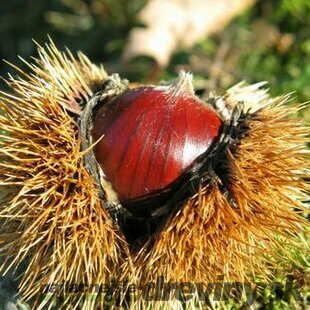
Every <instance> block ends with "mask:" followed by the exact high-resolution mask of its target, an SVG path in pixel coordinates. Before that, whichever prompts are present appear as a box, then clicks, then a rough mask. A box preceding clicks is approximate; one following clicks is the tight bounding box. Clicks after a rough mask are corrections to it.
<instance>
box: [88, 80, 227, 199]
mask: <svg viewBox="0 0 310 310" xmlns="http://www.w3.org/2000/svg"><path fill="white" fill-rule="evenodd" d="M182 87H183V85H181V84H180V85H174V86H159V87H152V86H143V87H138V88H135V89H132V90H128V91H126V92H124V93H123V94H121V95H120V96H118V97H116V98H115V99H114V100H113V101H112V102H109V103H108V104H105V105H103V106H101V107H100V108H99V109H98V110H97V111H96V112H95V113H94V118H93V130H92V135H93V140H94V141H96V140H97V139H99V138H100V137H102V136H103V137H102V139H101V140H100V142H98V144H97V145H96V147H95V156H96V159H97V161H98V163H99V165H100V166H101V168H102V170H103V172H104V174H105V176H106V179H107V180H108V181H109V182H110V183H111V184H112V186H113V189H114V190H115V192H116V193H117V195H118V198H119V200H120V202H121V203H122V202H128V201H131V200H135V199H138V198H140V197H144V196H147V195H149V194H152V193H153V192H155V191H159V190H161V189H164V188H166V187H167V186H169V184H171V183H172V182H174V181H175V180H176V179H177V178H178V177H180V175H181V174H182V173H183V172H184V171H185V170H186V169H188V168H189V167H190V166H191V165H192V164H193V163H194V161H195V159H196V158H197V157H198V156H199V155H201V154H202V153H204V152H206V151H207V150H208V148H209V147H210V145H211V144H212V142H213V141H214V140H215V139H216V137H217V136H218V135H219V132H220V129H221V126H222V121H221V118H220V117H219V115H218V114H217V113H216V112H215V111H214V110H213V108H212V107H210V106H208V105H207V104H205V103H204V102H202V101H201V100H199V99H198V98H197V97H196V96H195V95H194V93H193V91H189V90H188V89H186V88H184V89H183V88H182Z"/></svg>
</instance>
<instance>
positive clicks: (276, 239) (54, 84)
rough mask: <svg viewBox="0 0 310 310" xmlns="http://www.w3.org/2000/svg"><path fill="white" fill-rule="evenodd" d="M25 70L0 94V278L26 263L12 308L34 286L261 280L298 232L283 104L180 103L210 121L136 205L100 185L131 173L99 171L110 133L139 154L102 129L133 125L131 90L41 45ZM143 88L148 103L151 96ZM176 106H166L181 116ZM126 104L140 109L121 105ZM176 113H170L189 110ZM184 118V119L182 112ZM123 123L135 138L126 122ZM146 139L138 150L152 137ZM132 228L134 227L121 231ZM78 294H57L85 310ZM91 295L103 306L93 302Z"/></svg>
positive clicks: (234, 92) (293, 137) (300, 187)
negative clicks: (2, 256) (0, 271)
mask: <svg viewBox="0 0 310 310" xmlns="http://www.w3.org/2000/svg"><path fill="white" fill-rule="evenodd" d="M29 67H30V71H32V74H26V73H23V72H21V71H20V73H21V75H22V77H16V78H13V77H10V78H9V79H8V81H7V82H8V84H9V85H10V86H11V88H12V90H13V91H14V92H15V93H13V94H8V93H2V96H1V100H0V102H1V109H2V110H3V111H4V115H2V116H1V117H0V124H1V128H2V130H3V131H4V134H3V135H2V141H1V149H0V156H1V162H0V169H1V171H0V172H1V173H0V175H1V185H2V187H3V189H4V192H5V193H6V195H5V196H4V197H3V198H2V203H1V213H0V215H1V219H2V223H3V225H2V234H1V240H2V242H3V248H4V249H5V250H6V253H7V255H8V256H7V259H6V264H4V266H3V267H4V268H10V267H12V266H16V265H18V264H20V263H22V262H23V261H25V260H26V261H27V263H28V267H27V268H26V270H25V273H24V276H23V279H22V280H21V291H22V293H23V295H24V297H25V298H30V297H35V296H36V297H38V299H40V295H41V292H40V289H41V286H42V285H43V284H59V283H66V285H67V287H68V286H69V285H70V284H72V283H82V284H85V285H90V284H94V283H96V284H99V285H100V284H103V283H108V282H109V281H113V280H114V281H119V280H123V279H125V280H127V281H132V282H134V283H136V284H137V285H143V284H145V283H147V282H148V281H156V280H157V279H158V278H159V277H161V276H163V277H164V281H166V282H167V281H172V282H178V281H180V282H188V281H192V282H195V283H196V282H201V283H204V284H207V283H208V282H210V281H211V282H213V281H214V280H216V277H217V275H219V274H224V275H225V279H227V280H228V281H234V280H236V281H242V280H244V279H248V278H250V276H251V275H254V276H265V277H268V276H269V275H268V268H269V267H270V265H271V264H270V262H271V261H274V259H277V258H278V248H279V245H280V244H284V246H294V243H295V238H296V236H295V232H298V231H300V230H302V229H303V226H304V225H306V222H305V220H304V219H303V218H302V217H301V216H300V215H299V213H300V212H301V211H302V210H304V209H305V206H304V205H303V203H302V201H303V200H305V198H306V194H305V192H306V190H307V189H309V185H308V184H307V182H306V179H305V177H306V176H307V175H308V172H307V168H308V165H309V153H308V151H307V149H306V147H305V142H306V140H307V139H306V136H307V134H308V128H306V127H304V126H303V125H302V124H301V122H300V121H298V120H296V119H290V118H288V116H289V115H290V114H292V113H294V112H295V111H297V110H298V109H299V107H288V106H286V105H285V102H286V101H287V100H288V97H280V98H276V99H270V98H269V96H268V95H267V93H266V92H265V91H263V90H259V85H255V86H249V87H245V86H242V85H238V86H236V87H234V88H232V89H230V90H229V91H227V93H226V94H225V95H224V96H219V97H216V96H213V97H212V96H211V98H210V99H209V100H208V101H207V103H206V104H205V107H204V108H202V106H201V105H202V103H201V102H197V99H189V102H190V101H191V100H194V101H195V102H194V103H193V105H191V104H190V103H189V106H192V107H193V109H194V110H195V109H196V106H197V104H198V107H199V108H198V109H202V110H203V112H202V113H201V115H204V113H206V115H209V114H208V113H209V112H210V113H211V114H210V115H212V117H211V118H209V116H206V118H207V119H208V123H207V122H206V123H207V124H203V125H202V127H203V130H205V132H204V131H202V132H204V133H205V134H206V133H210V135H208V138H207V139H206V140H203V139H202V138H201V137H200V136H199V134H198V133H196V134H194V135H193V136H194V137H197V135H198V138H197V141H198V142H199V143H198V145H199V148H200V147H201V152H200V151H199V152H193V153H191V160H190V161H189V162H188V163H187V164H184V157H180V158H179V159H180V160H178V161H177V162H178V165H179V166H178V167H181V166H182V169H181V168H178V169H176V170H174V169H173V168H169V169H171V170H170V171H172V172H173V173H172V174H171V175H172V177H171V179H170V178H168V181H167V182H166V183H165V182H163V183H161V181H156V182H154V183H155V186H154V187H152V188H151V189H152V190H151V192H150V193H147V195H142V196H140V193H141V191H140V190H141V189H142V188H143V186H142V187H141V185H136V184H134V185H133V188H134V190H132V189H130V191H128V192H126V190H127V189H126V187H124V185H120V183H118V182H119V179H118V178H120V177H119V176H118V175H117V176H116V178H115V179H113V173H116V174H119V175H120V176H121V175H122V174H123V173H124V176H125V178H126V179H127V181H128V182H129V181H130V182H132V183H133V182H134V179H131V177H128V176H127V177H126V173H128V172H130V173H136V171H135V169H136V168H135V169H133V170H128V171H123V170H125V168H124V169H121V170H118V169H116V170H114V172H113V171H112V173H111V172H109V171H108V169H110V167H109V165H108V164H107V163H106V162H105V160H101V158H102V156H103V158H106V157H105V156H110V154H105V153H107V152H111V153H112V152H113V153H115V154H117V152H116V151H115V150H113V145H112V149H110V147H111V145H110V146H109V145H108V144H105V143H106V142H105V141H106V140H105V138H106V139H107V138H108V137H109V134H111V133H110V132H112V133H113V134H114V135H115V139H117V138H119V137H120V139H119V140H120V141H119V145H120V146H122V145H123V144H124V143H125V142H126V141H127V143H126V144H127V145H128V146H127V147H126V149H127V150H134V152H132V153H133V154H137V153H139V151H137V150H139V149H140V148H141V147H143V146H144V144H145V145H148V144H147V143H146V142H147V139H144V141H143V139H141V140H142V142H139V143H142V146H141V145H140V146H139V147H137V148H133V146H132V145H135V144H132V143H133V141H134V139H133V138H132V133H133V132H132V131H131V130H124V132H123V131H122V129H121V128H120V129H119V131H118V130H115V129H113V126H112V127H111V126H108V127H109V128H108V127H105V126H104V124H108V123H110V124H113V121H112V120H113V117H115V122H117V119H118V118H119V119H120V120H119V122H121V119H122V117H124V114H123V113H125V112H124V111H123V109H122V108H121V106H122V105H124V106H126V108H128V110H129V111H133V112H134V113H136V115H138V116H139V117H140V115H141V117H146V116H143V115H145V114H146V115H147V113H148V111H147V110H145V109H144V108H145V105H146V104H147V103H145V102H144V101H143V100H142V99H139V100H129V99H128V97H127V95H128V94H139V93H140V91H139V89H138V90H137V89H133V90H128V86H127V83H126V81H122V80H120V79H119V78H118V76H116V75H112V76H108V75H107V74H106V72H105V71H104V70H103V68H100V67H97V66H95V65H93V64H91V63H90V61H89V60H88V59H87V58H86V57H85V56H84V55H82V54H78V58H77V59H75V58H74V57H73V56H72V54H71V53H70V52H69V51H67V53H66V54H65V53H61V52H59V51H58V49H57V48H56V47H55V46H54V44H53V43H50V44H47V45H46V46H45V48H43V47H40V46H39V58H38V59H37V60H36V61H35V63H34V64H29ZM185 77H186V76H185ZM187 77H188V76H187ZM180 81H187V82H186V83H185V84H183V83H181V82H180ZM190 85H191V83H190V81H189V80H188V78H185V80H184V76H183V79H182V76H181V78H180V80H179V82H176V83H175V85H174V86H171V89H173V87H176V86H177V89H179V90H182V89H183V90H184V87H185V88H187V90H185V92H183V94H184V93H185V94H186V93H187V94H189V93H190V94H191V95H190V96H189V97H190V98H193V91H192V90H191V86H190ZM143 87H144V86H143ZM163 87H167V86H163ZM182 87H183V88H182ZM144 89H145V88H144ZM146 89H148V90H152V92H153V93H154V89H156V88H154V87H153V86H149V87H147V88H146ZM140 90H141V88H140ZM180 93H181V94H182V91H181V92H180ZM180 93H179V95H180ZM126 94H127V95H126ZM158 95H159V96H158V97H157V96H156V97H154V99H153V100H152V101H156V100H155V98H160V95H161V94H160V93H159V94H158ZM169 98H171V96H170V97H169V96H168V98H167V100H163V101H160V103H159V104H157V106H158V107H159V108H161V109H164V110H165V109H166V108H167V107H169V106H170V105H171V102H170V101H169ZM179 98H180V97H176V99H177V100H176V101H175V104H176V107H177V106H178V105H181V106H182V105H183V103H182V100H180V101H181V102H179V101H178V100H179ZM158 100H159V99H158ZM124 102H125V104H124ZM126 102H127V103H128V104H126ZM137 102H138V103H139V102H140V103H139V104H138V106H141V110H140V109H139V108H138V107H135V103H137ZM119 106H120V108H119ZM210 106H212V107H213V108H211V107H210ZM187 109H189V107H187V106H186V107H185V108H184V110H183V113H184V111H185V113H193V112H192V111H189V110H187ZM204 109H206V111H209V112H204ZM213 109H215V111H213ZM125 110H126V109H125ZM177 111H178V109H177ZM211 111H212V112H211ZM133 112H131V113H133ZM110 114H111V117H112V116H113V117H112V119H110ZM165 115H166V113H164V112H163V113H159V114H158V115H157V116H159V117H161V118H162V117H164V116H165ZM101 117H103V125H102V126H103V127H102V128H101V127H100V126H101V125H100V123H101V122H100V118H101ZM154 117H155V114H154ZM192 117H193V118H194V119H195V118H197V116H196V114H195V113H193V114H192ZM97 118H99V120H98V121H96V119H97ZM125 119H128V120H130V122H133V123H132V126H133V127H135V128H139V120H137V122H136V121H135V118H134V117H133V119H131V118H125ZM210 119H213V120H214V122H213V123H214V124H215V126H214V128H213V129H211V127H210V123H212V122H209V120H210ZM156 121H158V120H157V118H156ZM97 122H98V124H99V125H98V126H99V130H98V132H96V126H97ZM155 123H156V122H155ZM176 123H177V122H174V121H172V123H171V126H172V127H173V124H176ZM158 124H160V122H159V121H158V123H157V125H156V126H155V127H154V128H155V129H157V130H158ZM149 125H151V124H149ZM219 125H220V126H219ZM178 126H180V127H181V126H183V127H182V128H183V130H184V136H186V137H192V136H191V134H190V133H188V132H186V130H185V128H187V129H188V128H189V127H187V126H184V125H182V122H181V121H180V123H178ZM193 126H195V125H193ZM133 127H131V128H133ZM163 127H164V128H163V132H166V131H167V132H168V128H166V127H165V126H163ZM94 128H95V129H94ZM195 128H196V127H195ZM284 128H285V130H284ZM92 129H93V130H92ZM174 129H175V128H174ZM109 130H110V131H109ZM147 130H148V128H147V126H146V128H145V131H147ZM137 131H138V129H137ZM157 132H158V131H157ZM123 133H124V134H125V133H126V134H127V135H128V137H127V139H126V137H123V136H122V134H123ZM102 134H103V136H102ZM146 134H147V133H146ZM150 134H151V133H150ZM176 136H177V137H180V139H179V140H178V139H177V140H178V141H180V144H179V145H181V147H180V146H178V147H180V148H181V149H182V147H184V146H185V145H186V143H185V142H184V136H183V135H181V133H180V131H177V135H176ZM142 137H143V135H142ZM97 138H99V140H97ZM145 140H146V141H145ZM149 141H153V142H152V143H153V144H152V143H151V144H150V145H151V146H148V147H149V148H152V145H154V143H155V144H156V142H158V141H161V140H158V139H156V138H154V139H149ZM171 141H172V140H171ZM102 143H103V144H102ZM116 143H117V142H116ZM163 144H164V146H165V147H166V148H167V149H168V147H167V145H166V144H165V143H163ZM145 147H147V146H145ZM178 147H176V148H178ZM102 152H103V153H104V154H102ZM142 153H143V152H142ZM167 153H168V154H171V153H169V151H168V152H167ZM120 154H122V151H120V152H119V153H118V155H117V156H119V155H120ZM126 156H128V154H127V155H126ZM126 156H125V157H126ZM154 156H155V154H154ZM156 156H158V154H157V155H156ZM197 156H198V157H197ZM126 158H131V157H130V156H129V157H126ZM167 159H168V157H167ZM114 160H115V162H117V161H118V160H117V159H114ZM133 161H134V162H135V163H134V165H136V167H138V165H139V159H138V158H137V157H136V156H134V157H133ZM180 163H182V164H180ZM128 164H130V162H128ZM183 164H184V167H183ZM140 165H141V163H140ZM163 166H164V165H163V164H161V167H163ZM183 168H184V169H183ZM105 170H106V171H105ZM160 179H161V178H158V180H160ZM131 180H132V181H131ZM140 180H141V179H140ZM130 186H131V185H130ZM120 189H121V190H120ZM138 189H139V190H138ZM122 191H123V192H122ZM139 191H140V192H139ZM124 193H125V194H124ZM132 193H134V195H133V194H132ZM137 193H138V194H137ZM167 193H168V194H167ZM126 195H127V196H126ZM141 197H142V199H140V198H141ZM128 198H129V200H128ZM133 198H137V199H133ZM130 200H133V202H134V203H133V204H129V203H128V201H130ZM149 206H151V208H149ZM145 209H147V210H151V212H149V211H147V212H143V210H145ZM293 209H295V210H293ZM296 210H297V211H296ZM144 223H145V224H144ZM143 224H144V225H143ZM135 225H137V226H138V227H142V228H145V230H144V231H138V232H137V231H135V232H134V233H133V232H132V229H128V226H131V227H130V228H132V227H134V226H135ZM149 226H151V229H149V230H146V228H148V227H149ZM141 234H142V235H143V236H142V237H143V238H141ZM137 240H138V241H139V242H137ZM275 267H276V268H281V265H280V264H278V265H277V266H275ZM89 293H90V294H92V293H93V296H95V295H96V293H95V292H89ZM86 295H87V294H85V295H83V294H71V295H67V296H66V297H67V298H66V299H65V300H64V301H63V304H62V306H65V305H68V304H70V305H73V306H80V307H82V308H83V307H84V308H93V307H95V303H92V302H89V301H88V300H87V298H86V299H85V298H84V297H87V296H86ZM49 297H50V298H51V299H45V300H44V301H43V302H42V303H41V306H43V305H48V304H51V303H52V297H53V296H49ZM88 297H89V295H88ZM98 297H99V300H100V302H101V303H102V305H103V304H104V300H102V296H98ZM137 305H138V306H140V307H143V306H144V303H143V298H142V297H141V296H138V297H137V300H136V304H134V305H133V306H137ZM169 305H170V306H171V304H169ZM169 305H166V304H165V303H163V304H162V305H161V306H167V307H169Z"/></svg>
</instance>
